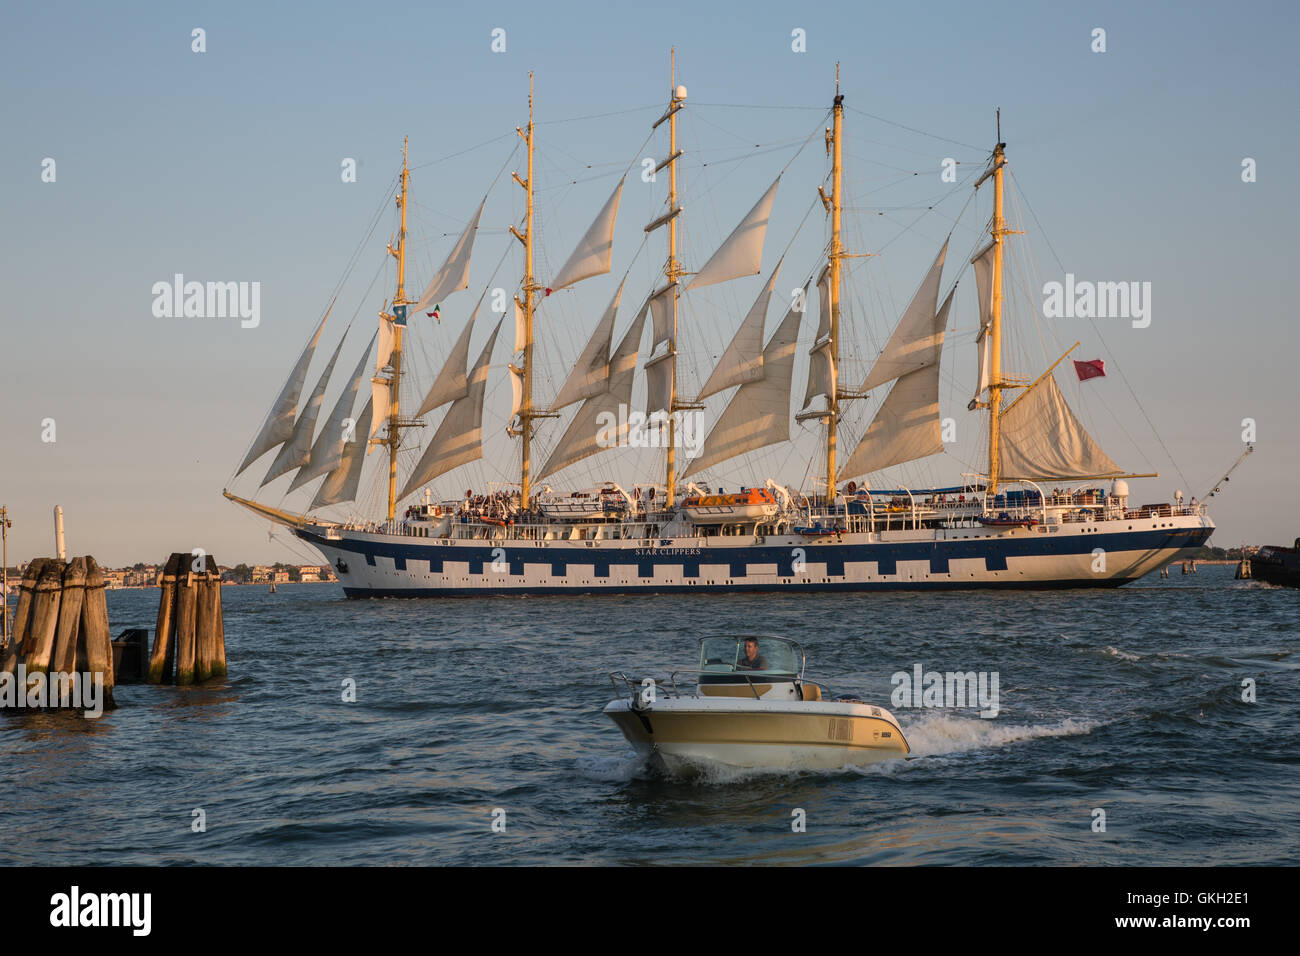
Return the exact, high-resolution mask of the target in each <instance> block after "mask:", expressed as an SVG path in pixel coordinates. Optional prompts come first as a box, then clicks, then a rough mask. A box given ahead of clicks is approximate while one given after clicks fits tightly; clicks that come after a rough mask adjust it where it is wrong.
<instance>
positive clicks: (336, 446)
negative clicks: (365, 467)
mask: <svg viewBox="0 0 1300 956" xmlns="http://www.w3.org/2000/svg"><path fill="white" fill-rule="evenodd" d="M374 344H375V337H374V336H371V338H370V341H369V342H367V343H366V350H365V351H364V352H362V353H361V360H360V361H359V362H357V367H356V369H355V370H354V371H353V373H352V378H351V379H349V380H348V385H347V386H346V387H345V388H344V389H343V391H342V392H341V393H340V394H339V397H338V399H337V400H336V401H335V402H334V410H333V411H332V412H330V416H329V418H327V419H326V420H325V426H324V427H323V428H322V429H321V430H320V434H319V435H317V436H316V441H315V443H314V444H313V445H312V446H311V457H310V458H309V459H308V460H307V464H305V465H303V466H302V467H301V468H299V469H298V474H296V475H294V476H293V482H292V483H291V484H290V485H289V490H290V491H296V490H297V489H298V488H300V487H302V486H303V485H305V484H306V483H307V482H309V481H311V480H312V479H313V478H316V477H319V476H320V475H323V474H325V473H326V472H330V471H333V470H334V469H335V468H337V467H338V466H339V462H341V461H342V460H343V448H344V444H345V441H346V438H347V433H348V432H349V431H355V428H356V423H355V422H353V425H352V429H349V428H348V427H347V425H346V424H345V423H346V422H347V421H348V418H349V416H351V414H352V406H353V405H355V404H356V400H357V392H359V391H361V383H362V382H364V381H365V379H366V362H367V361H368V360H369V359H370V348H371V346H373V345H374Z"/></svg>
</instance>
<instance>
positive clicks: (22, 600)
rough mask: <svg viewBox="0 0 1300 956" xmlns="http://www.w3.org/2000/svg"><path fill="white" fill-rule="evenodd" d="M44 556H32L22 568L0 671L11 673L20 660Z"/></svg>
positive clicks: (0, 661) (15, 670)
mask: <svg viewBox="0 0 1300 956" xmlns="http://www.w3.org/2000/svg"><path fill="white" fill-rule="evenodd" d="M45 560H46V559H45V558H33V559H32V560H31V561H30V562H28V564H27V567H25V568H24V569H23V579H22V583H21V585H19V589H18V606H17V607H16V608H15V609H14V618H13V622H12V623H13V627H12V628H11V629H10V631H9V646H8V647H6V648H5V649H4V655H3V658H0V673H3V674H13V673H16V672H17V670H18V662H19V661H20V660H22V646H23V640H24V638H25V637H26V636H27V622H28V618H29V617H30V615H31V610H32V594H33V592H34V591H35V590H36V580H37V578H38V577H39V576H40V573H41V569H42V568H43V567H44V566H45Z"/></svg>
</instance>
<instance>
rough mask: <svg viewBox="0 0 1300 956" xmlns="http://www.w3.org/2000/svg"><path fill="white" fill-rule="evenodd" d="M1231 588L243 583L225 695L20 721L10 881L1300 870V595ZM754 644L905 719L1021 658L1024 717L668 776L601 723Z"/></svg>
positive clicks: (1006, 712)
mask: <svg viewBox="0 0 1300 956" xmlns="http://www.w3.org/2000/svg"><path fill="white" fill-rule="evenodd" d="M1232 572H1233V569H1232V567H1230V566H1218V567H1209V566H1206V567H1202V569H1201V571H1200V573H1199V574H1197V575H1188V576H1185V577H1184V576H1181V575H1178V574H1176V573H1175V576H1174V577H1173V578H1171V579H1169V580H1167V581H1162V580H1160V579H1159V578H1156V577H1152V578H1148V579H1147V580H1146V581H1145V582H1143V583H1141V584H1139V585H1137V586H1131V587H1127V588H1123V589H1120V590H1115V591H1063V592H1051V593H1019V594H1017V593H990V592H974V591H972V592H969V593H950V594H933V595H927V594H897V595H890V594H867V595H860V596H853V595H848V596H844V595H812V596H801V597H779V596H749V595H746V596H736V597H717V596H708V595H688V596H685V597H683V598H680V599H678V598H633V597H599V598H522V599H519V598H496V599H485V600H464V601H423V600H418V601H347V600H344V599H343V597H342V595H341V592H340V591H339V590H338V589H337V588H336V587H334V586H332V585H282V586H281V587H280V589H279V593H277V594H274V595H272V594H268V593H267V591H266V589H265V588H262V587H244V588H227V589H226V590H225V592H224V595H225V620H226V630H227V635H226V636H227V648H228V654H229V658H230V669H231V677H230V680H229V682H228V683H227V684H225V685H223V686H220V687H214V688H204V689H181V688H168V687H147V686H128V687H122V688H119V690H118V693H117V698H118V703H119V705H120V706H119V709H117V710H116V711H113V712H110V713H107V714H105V715H104V716H103V717H102V718H100V719H99V720H97V721H94V720H85V719H82V718H80V717H77V716H74V715H70V714H59V713H32V712H21V713H9V714H0V755H2V756H0V783H2V784H3V787H2V788H0V833H3V834H4V839H3V841H2V842H0V863H4V864H7V865H14V864H48V863H60V864H87V865H97V864H117V863H122V864H160V863H163V864H172V863H199V864H326V865H328V864H339V863H347V864H405V863H410V864H414V863H426V864H540V863H570V864H587V863H605V864H607V863H639V864H682V863H686V864H692V863H798V864H807V863H852V864H871V863H889V864H1013V865H1014V864H1048V863H1056V864H1061V863H1066V864H1102V865H1115V864H1118V865H1136V864H1171V865H1187V864H1204V863H1210V864H1292V865H1294V864H1296V863H1300V849H1297V848H1298V847H1300V775H1297V773H1296V772H1295V771H1296V764H1297V762H1300V731H1298V730H1297V724H1296V719H1295V718H1296V715H1297V708H1296V702H1297V700H1300V673H1298V668H1300V656H1298V655H1297V653H1296V646H1297V635H1298V634H1300V592H1297V591H1294V590H1285V589H1280V588H1270V587H1267V586H1264V585H1260V584H1258V583H1253V582H1235V581H1233V580H1232ZM158 593H159V592H158V591H156V590H148V591H113V592H109V614H110V620H111V622H112V625H113V631H114V633H115V634H116V633H118V632H119V631H120V630H121V629H123V628H125V627H129V626H150V627H151V626H152V624H153V620H154V616H155V614H156V610H157V602H158ZM744 630H765V631H768V632H771V633H776V634H782V635H787V636H790V637H793V638H795V639H797V640H799V641H801V642H803V643H804V644H805V645H806V647H807V649H808V657H809V674H810V676H812V677H814V678H816V679H820V680H823V681H824V682H826V683H828V684H829V685H830V686H831V688H832V689H833V690H834V691H835V692H839V693H856V694H859V695H861V696H863V697H866V698H868V699H874V700H878V701H879V702H881V703H883V704H885V705H886V706H889V695H890V691H891V690H892V685H891V683H890V675H891V674H893V673H894V672H896V671H910V670H911V668H912V666H913V665H914V664H916V663H920V664H922V665H924V666H925V667H926V668H927V669H934V670H941V671H947V670H963V671H964V670H977V671H980V670H985V671H997V672H998V675H999V682H1000V691H1001V701H1000V704H1001V712H1000V713H999V715H998V717H997V718H995V719H992V720H984V719H981V718H980V717H979V716H977V714H976V712H975V711H974V710H961V711H957V710H937V711H936V710H929V711H924V710H902V709H895V714H896V716H898V718H899V720H900V722H901V723H902V725H903V729H904V731H905V732H906V734H907V738H908V740H909V742H910V743H911V745H912V748H913V756H912V758H911V759H908V760H905V761H892V762H889V763H885V764H880V765H876V766H874V767H871V768H868V769H863V770H857V769H844V770H841V771H837V772H833V773H808V772H762V773H742V772H737V771H729V772H718V773H713V774H709V775H706V776H704V777H702V778H698V779H693V780H687V781H678V780H668V779H663V778H660V777H658V776H656V775H654V774H651V773H648V772H646V771H645V770H644V768H642V767H641V766H640V765H639V764H638V762H637V761H636V760H635V758H634V757H633V756H632V754H631V750H630V748H629V747H628V746H627V744H626V743H625V742H624V740H623V738H622V736H621V734H619V732H618V731H617V729H616V728H615V727H614V726H613V724H612V723H610V722H609V721H608V719H607V718H605V717H604V716H603V715H602V714H601V708H602V707H603V706H604V704H605V703H606V702H607V701H608V700H609V699H610V697H611V696H612V694H613V690H612V688H611V686H610V683H609V680H608V678H607V676H606V675H607V673H608V672H609V671H612V670H626V671H629V672H634V673H636V674H642V673H649V674H654V675H665V674H666V673H667V672H668V671H670V670H672V669H674V668H677V667H682V668H685V667H688V666H689V665H690V664H691V662H692V655H693V649H694V643H695V640H696V638H697V637H699V636H702V635H706V634H726V633H736V632H737V631H744ZM349 678H350V679H353V680H355V681H356V688H357V689H356V696H357V700H356V702H355V703H344V702H343V701H342V694H343V682H344V680H345V679H349ZM1244 678H1251V679H1253V680H1254V681H1255V682H1256V684H1257V695H1258V702H1257V703H1254V704H1249V703H1244V702H1243V701H1242V699H1241V695H1242V680H1243V679H1244ZM496 808H500V809H503V810H504V811H505V823H506V829H505V832H504V833H494V832H493V831H492V821H493V810H494V809H496ZM196 809H201V810H202V811H203V814H204V820H205V823H206V831H205V832H194V828H193V826H192V823H193V821H194V820H195V819H196V816H195V814H194V811H195V810H196ZM795 809H802V810H803V811H805V813H806V825H807V830H806V832H803V833H795V832H792V829H791V822H792V819H793V818H792V815H791V814H792V811H793V810H795ZM1094 809H1102V810H1104V811H1105V813H1106V830H1105V832H1104V833H1100V832H1093V829H1092V825H1093V819H1094V816H1093V811H1094Z"/></svg>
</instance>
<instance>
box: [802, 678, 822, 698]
mask: <svg viewBox="0 0 1300 956" xmlns="http://www.w3.org/2000/svg"><path fill="white" fill-rule="evenodd" d="M799 692H800V693H801V694H802V695H803V699H804V700H821V699H822V689H821V688H820V687H818V686H817V685H816V684H809V683H807V682H805V683H802V684H800V685H799Z"/></svg>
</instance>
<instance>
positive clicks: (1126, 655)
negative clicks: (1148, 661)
mask: <svg viewBox="0 0 1300 956" xmlns="http://www.w3.org/2000/svg"><path fill="white" fill-rule="evenodd" d="M1105 653H1107V654H1109V655H1110V656H1111V657H1118V658H1119V659H1120V660H1122V661H1140V660H1142V655H1141V654H1134V653H1133V652H1132V651H1121V650H1120V649H1119V648H1118V647H1111V646H1110V645H1109V644H1107V645H1106V651H1105Z"/></svg>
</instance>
